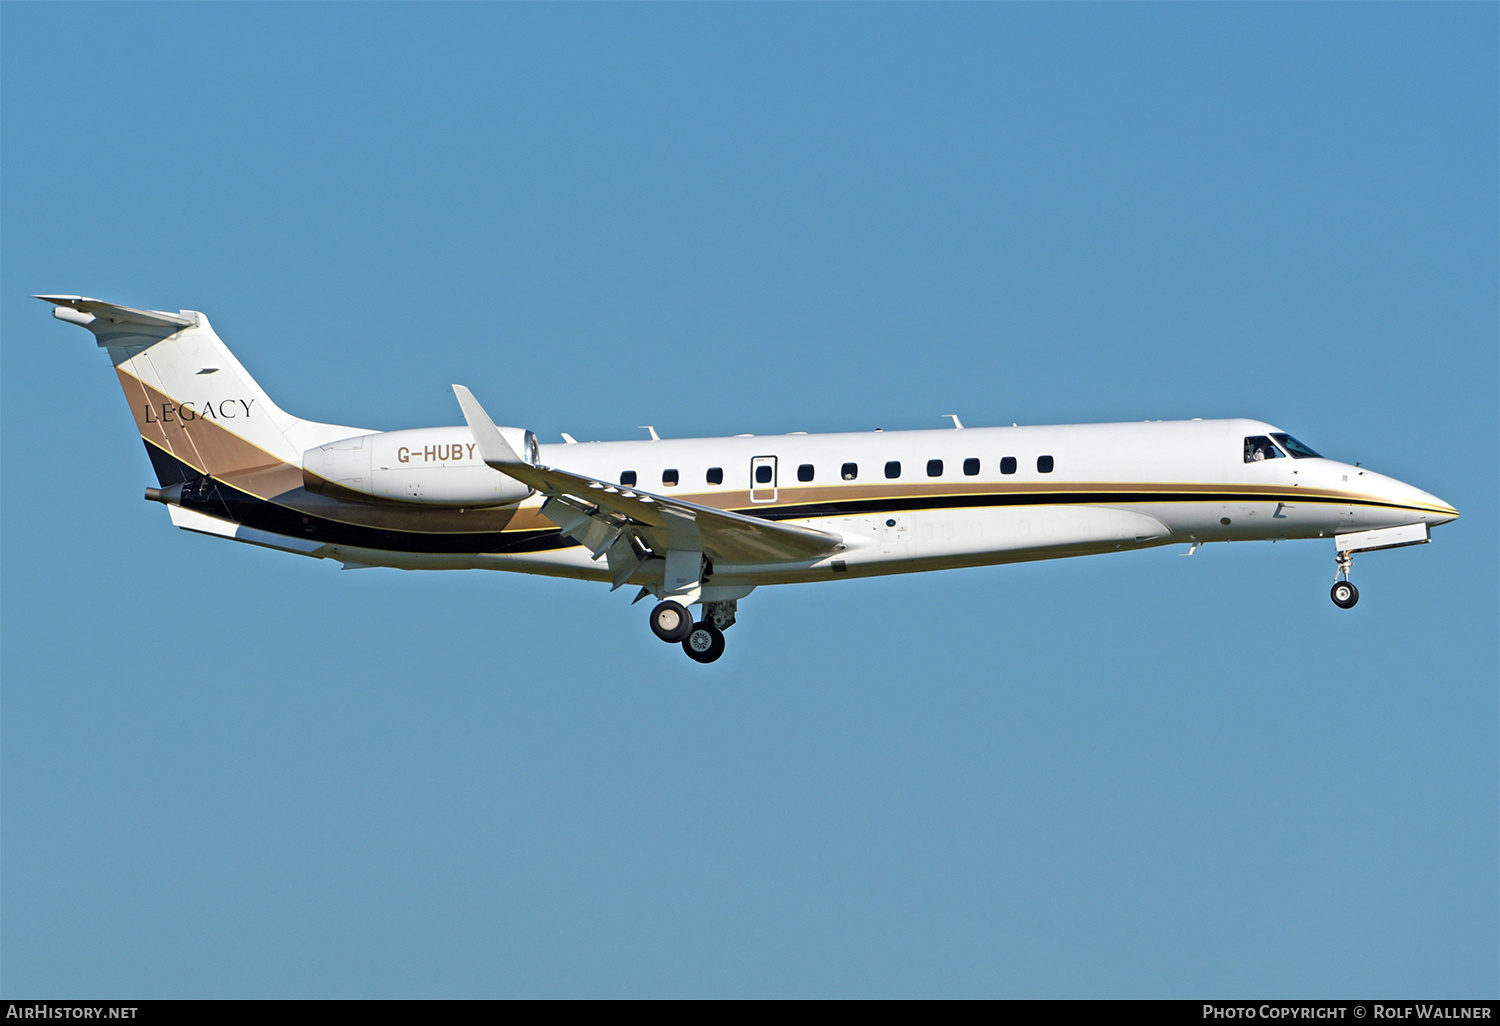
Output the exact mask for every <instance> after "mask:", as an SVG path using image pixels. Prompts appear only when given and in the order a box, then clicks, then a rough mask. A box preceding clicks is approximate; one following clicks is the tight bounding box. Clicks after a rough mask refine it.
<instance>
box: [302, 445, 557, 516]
mask: <svg viewBox="0 0 1500 1026" xmlns="http://www.w3.org/2000/svg"><path fill="white" fill-rule="evenodd" d="M500 434H501V435H502V436H504V438H505V441H506V442H507V443H509V445H510V447H511V448H512V449H514V450H515V451H516V452H517V453H518V454H519V455H520V456H521V458H522V459H523V460H525V461H526V462H527V463H534V462H536V453H537V445H536V436H535V435H533V434H532V433H531V432H530V431H526V430H523V429H522V428H506V427H503V428H500ZM302 481H303V484H304V486H305V487H306V488H307V490H308V491H310V492H317V493H319V494H320V495H329V496H334V497H338V498H349V497H350V495H349V493H350V492H353V493H355V494H357V495H361V496H369V497H370V498H374V499H384V500H387V501H391V502H410V503H420V504H423V505H429V506H470V507H475V508H479V507H485V506H507V505H511V504H513V503H517V502H520V501H521V500H523V499H525V498H526V497H527V496H529V495H530V494H531V489H530V488H528V487H526V486H525V485H523V484H522V483H521V482H519V481H517V480H516V479H515V478H513V477H511V476H509V475H508V474H502V473H500V471H498V470H495V469H493V468H491V467H489V466H486V465H485V463H484V461H483V460H481V459H480V458H479V449H478V446H476V445H475V444H474V436H473V435H472V434H471V433H470V432H469V429H468V428H466V427H442V428H415V429H412V430H409V431H382V432H377V433H375V434H370V435H356V436H355V437H353V438H345V439H343V440H341V441H338V442H329V443H328V444H327V445H320V446H318V447H317V448H316V449H308V450H307V451H306V452H304V453H303V454H302Z"/></svg>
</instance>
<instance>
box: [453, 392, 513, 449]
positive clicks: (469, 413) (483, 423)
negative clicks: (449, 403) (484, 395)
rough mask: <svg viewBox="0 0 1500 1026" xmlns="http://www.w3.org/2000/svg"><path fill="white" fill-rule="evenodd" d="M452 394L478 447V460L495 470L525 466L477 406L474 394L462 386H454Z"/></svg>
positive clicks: (480, 407)
mask: <svg viewBox="0 0 1500 1026" xmlns="http://www.w3.org/2000/svg"><path fill="white" fill-rule="evenodd" d="M453 394H454V395H455V396H457V397H458V405H459V407H460V408H461V409H462V410H463V411H464V420H466V421H468V422H469V433H470V434H471V435H473V436H474V443H475V444H476V445H478V446H479V458H480V459H482V460H484V462H485V463H486V464H487V465H489V466H491V467H494V468H495V469H496V470H504V469H505V468H506V467H515V466H525V461H524V460H522V459H521V457H519V456H517V455H516V451H515V450H514V449H512V448H511V447H510V443H509V442H507V441H506V440H505V436H504V435H502V434H500V429H499V428H497V427H495V422H494V421H493V420H491V419H490V415H489V414H488V413H485V412H484V407H483V406H480V405H479V400H478V399H475V398H474V393H473V392H470V391H469V390H468V389H467V388H465V387H464V386H462V385H454V386H453Z"/></svg>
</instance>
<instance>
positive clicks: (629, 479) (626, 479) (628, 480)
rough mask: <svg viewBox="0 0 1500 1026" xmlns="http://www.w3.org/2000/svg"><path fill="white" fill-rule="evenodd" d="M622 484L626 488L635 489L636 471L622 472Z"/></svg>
mask: <svg viewBox="0 0 1500 1026" xmlns="http://www.w3.org/2000/svg"><path fill="white" fill-rule="evenodd" d="M620 484H622V485H624V486H625V487H626V488H634V487H635V471H633V470H625V471H621V472H620Z"/></svg>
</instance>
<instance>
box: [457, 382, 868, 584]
mask: <svg viewBox="0 0 1500 1026" xmlns="http://www.w3.org/2000/svg"><path fill="white" fill-rule="evenodd" d="M453 392H454V394H455V395H456V396H457V397H458V403H459V406H460V407H461V408H462V409H463V412H464V419H465V420H467V421H468V423H469V430H470V432H471V433H472V434H473V435H474V441H475V443H476V445H477V446H478V449H479V454H480V457H481V458H482V459H483V460H484V462H485V463H486V464H488V465H489V466H490V467H493V468H494V469H495V470H498V471H500V472H501V473H502V474H509V475H510V476H511V477H513V478H515V479H516V480H517V481H520V482H521V483H522V484H525V485H528V486H529V487H531V488H534V489H535V490H536V491H538V492H540V493H541V494H543V495H545V496H547V502H546V503H544V504H543V505H542V515H543V516H545V517H547V519H549V520H551V521H552V522H553V523H555V524H557V525H558V526H559V527H561V528H562V529H563V531H564V532H565V533H566V534H567V535H568V536H569V537H571V538H573V539H575V540H576V541H578V542H579V543H580V544H582V545H584V546H586V547H587V548H588V549H589V550H590V551H591V552H593V553H594V554H595V556H596V557H597V556H598V555H599V554H600V553H601V552H605V551H608V550H609V549H610V547H611V546H613V545H616V544H617V543H618V541H619V540H620V538H621V536H622V534H624V533H626V532H627V531H629V533H632V534H634V535H635V536H637V537H639V538H641V539H642V540H643V541H644V542H645V543H646V544H647V545H649V546H650V548H651V550H652V551H653V552H656V553H659V554H665V553H667V552H668V551H670V550H671V549H672V548H674V545H673V542H674V540H677V539H678V538H679V536H681V535H682V534H683V533H684V528H685V527H686V525H684V524H682V523H681V521H683V520H686V521H690V522H691V524H692V525H694V526H696V530H697V534H698V539H697V540H698V541H699V542H701V545H702V552H703V553H704V555H706V556H708V557H709V558H710V559H712V560H715V561H716V562H721V563H780V562H805V561H809V560H816V559H821V558H822V557H824V556H826V555H828V554H829V553H831V552H835V551H837V550H838V548H839V547H840V546H841V545H842V544H843V541H844V539H843V537H842V536H841V535H837V534H832V533H830V532H828V531H819V530H816V529H815V528H811V527H802V526H799V525H795V524H781V523H776V522H775V521H771V520H762V519H760V518H759V517H752V516H747V515H745V514H743V513H735V512H732V511H730V510H725V509H714V508H713V507H712V506H701V505H699V504H698V503H694V502H685V501H683V500H681V499H674V498H671V497H670V496H665V495H655V494H652V493H650V492H643V491H640V490H638V489H634V488H625V487H623V486H620V485H615V484H610V483H609V482H606V481H598V480H595V479H594V478H591V477H585V476H582V475H579V474H572V473H569V472H568V471H565V470H558V469H557V468H555V467H544V466H541V465H538V464H532V463H527V462H525V461H524V460H522V459H521V458H520V456H518V455H517V454H516V452H515V450H514V449H512V448H511V447H510V446H509V445H508V444H506V442H505V439H504V438H502V437H501V435H500V432H499V430H498V429H497V428H496V427H495V422H494V421H493V420H491V419H490V416H489V414H487V413H486V412H485V411H484V408H483V407H482V406H480V405H479V402H478V400H476V399H475V398H474V395H473V393H471V392H470V391H469V390H468V389H467V388H464V387H463V386H462V385H454V386H453ZM554 514H555V515H554ZM585 521H588V522H587V523H585ZM580 534H581V535H583V537H580ZM675 547H678V548H680V547H682V546H681V545H680V544H679V545H677V546H675ZM611 565H612V566H613V564H611Z"/></svg>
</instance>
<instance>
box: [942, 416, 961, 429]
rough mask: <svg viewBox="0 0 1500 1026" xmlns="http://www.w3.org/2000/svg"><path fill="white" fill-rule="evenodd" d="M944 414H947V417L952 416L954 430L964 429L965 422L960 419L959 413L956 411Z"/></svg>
mask: <svg viewBox="0 0 1500 1026" xmlns="http://www.w3.org/2000/svg"><path fill="white" fill-rule="evenodd" d="M943 416H945V417H952V418H953V430H954V431H962V430H963V422H962V421H960V420H959V419H958V414H956V413H945V414H943Z"/></svg>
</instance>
